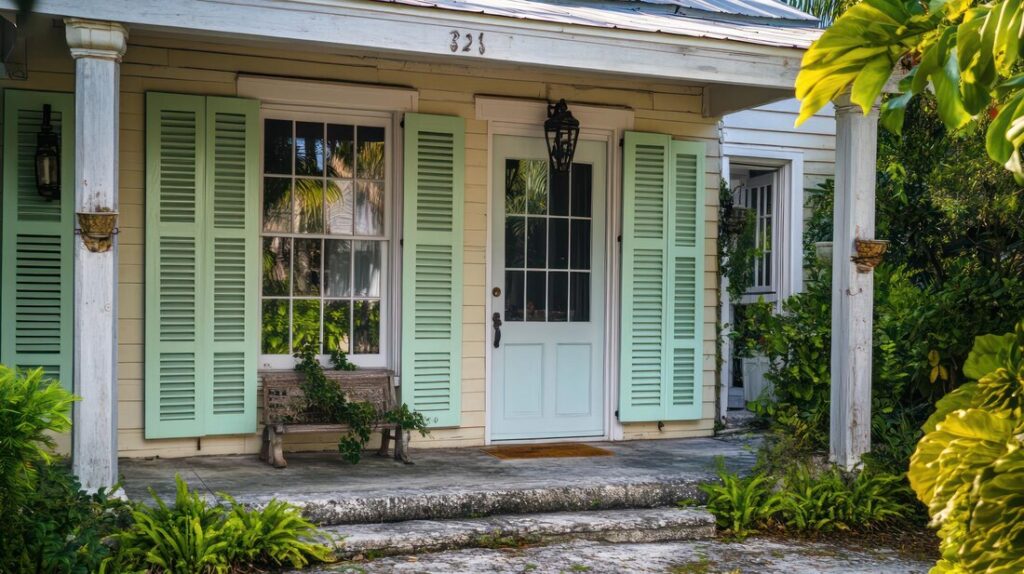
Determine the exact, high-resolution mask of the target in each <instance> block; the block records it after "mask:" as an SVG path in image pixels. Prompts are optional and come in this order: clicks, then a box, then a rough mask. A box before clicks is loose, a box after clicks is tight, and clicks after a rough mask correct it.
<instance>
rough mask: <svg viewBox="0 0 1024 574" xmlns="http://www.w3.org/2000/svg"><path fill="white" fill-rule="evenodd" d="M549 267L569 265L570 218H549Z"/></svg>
mask: <svg viewBox="0 0 1024 574" xmlns="http://www.w3.org/2000/svg"><path fill="white" fill-rule="evenodd" d="M548 267H549V268H551V269H566V268H567V267H569V220H568V219H561V218H555V217H552V218H551V219H549V220H548Z"/></svg>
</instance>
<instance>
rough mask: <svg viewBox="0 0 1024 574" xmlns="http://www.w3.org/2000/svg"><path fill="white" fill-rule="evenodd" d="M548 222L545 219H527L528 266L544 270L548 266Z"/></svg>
mask: <svg viewBox="0 0 1024 574" xmlns="http://www.w3.org/2000/svg"><path fill="white" fill-rule="evenodd" d="M547 251H548V222H547V220H546V219H544V218H538V217H529V218H527V219H526V266H527V267H528V268H530V269H543V268H544V267H546V266H547Z"/></svg>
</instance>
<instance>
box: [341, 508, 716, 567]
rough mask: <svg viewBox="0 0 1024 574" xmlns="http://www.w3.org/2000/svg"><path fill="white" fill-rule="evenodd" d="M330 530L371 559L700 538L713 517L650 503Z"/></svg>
mask: <svg viewBox="0 0 1024 574" xmlns="http://www.w3.org/2000/svg"><path fill="white" fill-rule="evenodd" d="M326 530H327V532H328V533H329V534H331V535H332V536H336V537H338V538H339V541H338V543H337V545H338V554H339V556H340V557H341V558H352V557H359V556H362V557H365V558H373V557H377V556H384V555H399V554H415V553H418V552H437V551H442V550H453V549H459V548H516V547H521V546H525V545H534V544H545V543H547V544H550V543H555V542H564V541H568V540H591V541H597V542H611V543H646V542H664V541H668V540H701V539H708V538H712V537H714V535H715V518H714V516H712V515H711V514H710V513H709V512H707V511H706V510H704V509H702V508H693V507H690V508H648V509H634V510H595V511H586V512H555V513H540V514H527V515H500V516H491V517H487V518H476V519H465V520H411V521H406V522H398V523H390V524H348V525H340V526H332V527H329V528H327V529H326Z"/></svg>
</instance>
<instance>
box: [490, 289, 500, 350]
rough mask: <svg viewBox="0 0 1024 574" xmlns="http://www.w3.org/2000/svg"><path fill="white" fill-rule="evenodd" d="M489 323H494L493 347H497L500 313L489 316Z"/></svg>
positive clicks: (498, 342)
mask: <svg viewBox="0 0 1024 574" xmlns="http://www.w3.org/2000/svg"><path fill="white" fill-rule="evenodd" d="M495 289H497V287H495ZM491 324H492V325H494V348H495V349H497V348H498V345H500V344H501V313H495V314H494V315H492V316H491Z"/></svg>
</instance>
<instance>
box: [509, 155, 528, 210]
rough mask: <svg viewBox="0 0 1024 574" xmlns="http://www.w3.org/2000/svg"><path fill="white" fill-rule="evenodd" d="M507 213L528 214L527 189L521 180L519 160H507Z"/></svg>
mask: <svg viewBox="0 0 1024 574" xmlns="http://www.w3.org/2000/svg"><path fill="white" fill-rule="evenodd" d="M505 213H506V214H509V213H515V214H523V213H526V188H524V187H523V184H522V182H521V181H520V179H519V160H516V159H506V160H505Z"/></svg>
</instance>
